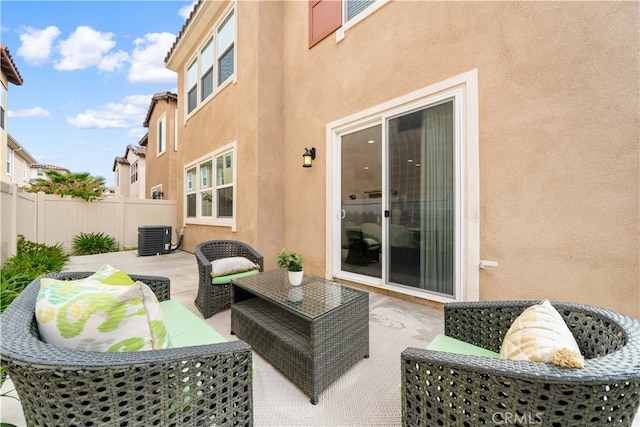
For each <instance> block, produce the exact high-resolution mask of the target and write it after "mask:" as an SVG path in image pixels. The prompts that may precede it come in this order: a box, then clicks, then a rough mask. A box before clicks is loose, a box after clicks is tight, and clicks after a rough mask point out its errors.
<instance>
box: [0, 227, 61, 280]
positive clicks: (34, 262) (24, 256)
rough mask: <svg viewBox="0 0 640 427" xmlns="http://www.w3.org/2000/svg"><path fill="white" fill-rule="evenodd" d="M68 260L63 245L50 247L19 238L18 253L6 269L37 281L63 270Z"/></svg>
mask: <svg viewBox="0 0 640 427" xmlns="http://www.w3.org/2000/svg"><path fill="white" fill-rule="evenodd" d="M68 260H69V254H67V253H66V252H65V250H64V248H63V246H62V244H61V243H58V244H56V245H53V246H49V245H46V244H44V243H35V242H31V241H29V240H26V239H25V238H24V237H23V236H19V237H18V247H17V253H16V255H14V256H12V257H11V258H9V259H8V260H7V264H6V266H5V268H6V269H7V270H10V271H12V270H15V271H19V272H23V273H26V274H28V275H29V276H30V277H32V278H33V279H35V278H36V277H38V276H41V275H43V274H47V273H55V272H58V271H60V270H62V267H64V264H65V263H66V262H67V261H68Z"/></svg>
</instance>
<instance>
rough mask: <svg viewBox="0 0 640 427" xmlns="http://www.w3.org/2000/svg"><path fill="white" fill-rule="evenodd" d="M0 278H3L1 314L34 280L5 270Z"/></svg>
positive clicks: (0, 282)
mask: <svg viewBox="0 0 640 427" xmlns="http://www.w3.org/2000/svg"><path fill="white" fill-rule="evenodd" d="M0 276H2V277H0V313H2V312H3V311H4V309H5V308H7V307H8V306H9V304H11V301H13V300H14V299H15V297H17V296H18V295H19V294H20V292H22V290H23V289H24V288H25V287H26V286H27V285H28V284H29V283H31V281H32V280H33V278H32V277H30V276H29V275H28V274H26V273H23V272H20V271H16V270H5V269H4V268H3V269H2V271H1V272H0Z"/></svg>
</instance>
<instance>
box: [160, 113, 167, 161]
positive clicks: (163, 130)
mask: <svg viewBox="0 0 640 427" xmlns="http://www.w3.org/2000/svg"><path fill="white" fill-rule="evenodd" d="M166 141H167V116H166V115H163V116H162V117H160V119H158V154H162V153H164V152H165V150H166V144H167V142H166Z"/></svg>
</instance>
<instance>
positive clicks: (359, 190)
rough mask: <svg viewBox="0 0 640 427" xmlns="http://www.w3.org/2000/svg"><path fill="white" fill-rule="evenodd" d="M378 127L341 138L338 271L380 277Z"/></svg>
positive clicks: (380, 196) (382, 243)
mask: <svg viewBox="0 0 640 427" xmlns="http://www.w3.org/2000/svg"><path fill="white" fill-rule="evenodd" d="M381 132H382V131H381V126H380V125H377V126H373V127H370V128H366V129H362V130H359V131H357V132H353V133H350V134H345V135H342V136H341V143H340V146H341V159H342V163H341V164H342V173H341V188H340V200H341V209H342V211H341V212H342V219H341V222H340V228H341V230H340V231H341V249H342V252H341V254H342V255H341V257H340V259H341V269H342V271H346V272H350V273H356V274H362V275H366V276H371V277H377V278H380V277H382V250H383V248H384V242H383V238H382V220H383V219H384V217H383V213H382V195H383V192H382V141H381V139H382V138H381V137H382V135H381Z"/></svg>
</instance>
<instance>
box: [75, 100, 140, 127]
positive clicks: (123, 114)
mask: <svg viewBox="0 0 640 427" xmlns="http://www.w3.org/2000/svg"><path fill="white" fill-rule="evenodd" d="M151 97H152V95H129V96H127V97H125V98H124V99H123V100H122V102H119V103H116V102H112V103H109V104H106V105H104V106H103V107H102V108H100V109H97V110H96V109H88V110H85V111H84V112H83V113H80V114H77V115H75V116H73V117H67V123H69V124H70V125H72V126H75V127H78V128H83V129H87V128H97V129H108V128H130V127H136V126H140V127H142V122H143V121H144V119H145V117H146V114H147V110H148V108H149V105H150V103H151Z"/></svg>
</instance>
